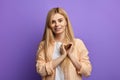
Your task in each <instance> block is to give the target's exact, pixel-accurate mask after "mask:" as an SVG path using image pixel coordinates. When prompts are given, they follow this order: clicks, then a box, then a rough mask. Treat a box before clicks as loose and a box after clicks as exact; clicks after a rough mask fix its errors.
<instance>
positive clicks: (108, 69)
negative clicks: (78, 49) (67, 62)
mask: <svg viewBox="0 0 120 80" xmlns="http://www.w3.org/2000/svg"><path fill="white" fill-rule="evenodd" d="M53 7H62V8H64V9H65V10H66V11H67V13H68V15H69V18H70V20H71V23H72V26H73V30H74V32H75V36H76V37H78V38H81V39H82V40H83V41H84V43H85V44H86V46H87V48H88V50H89V52H90V54H89V56H90V60H91V63H92V66H93V71H92V74H91V76H90V77H89V78H84V80H120V58H119V57H120V1H119V0H75V1H74V0H0V80H40V76H39V75H38V74H37V73H36V70H35V56H36V51H37V46H38V44H39V42H40V40H41V38H42V34H43V30H44V25H45V19H46V15H47V12H48V10H50V9H51V8H53Z"/></svg>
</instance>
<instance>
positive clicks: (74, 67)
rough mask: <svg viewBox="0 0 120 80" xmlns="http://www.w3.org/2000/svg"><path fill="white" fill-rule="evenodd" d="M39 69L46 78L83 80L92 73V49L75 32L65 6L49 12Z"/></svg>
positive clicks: (40, 46)
mask: <svg viewBox="0 0 120 80" xmlns="http://www.w3.org/2000/svg"><path fill="white" fill-rule="evenodd" d="M36 69H37V72H38V73H39V74H40V75H41V77H42V80H82V75H84V76H89V75H90V73H91V69H92V67H91V63H90V60H89V56H88V50H87V48H86V47H85V45H84V43H83V41H82V40H80V39H76V38H75V37H74V35H73V31H72V27H71V24H70V21H69V18H68V16H67V13H66V12H65V10H64V9H62V8H53V9H51V10H50V11H49V12H48V15H47V19H46V25H45V31H44V35H43V38H42V41H41V42H40V44H39V48H38V51H37V58H36Z"/></svg>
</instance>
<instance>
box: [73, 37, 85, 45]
mask: <svg viewBox="0 0 120 80" xmlns="http://www.w3.org/2000/svg"><path fill="white" fill-rule="evenodd" d="M74 42H75V44H80V43H83V41H82V39H80V38H75V39H74Z"/></svg>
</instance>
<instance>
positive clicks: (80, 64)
mask: <svg viewBox="0 0 120 80" xmlns="http://www.w3.org/2000/svg"><path fill="white" fill-rule="evenodd" d="M76 47H77V50H78V52H77V54H78V59H77V58H75V57H74V53H73V54H71V53H68V57H69V58H70V60H71V62H72V63H73V65H74V66H75V68H76V70H77V73H78V74H82V75H84V76H89V75H90V73H91V70H92V67H91V63H90V61H89V57H88V51H87V48H86V47H85V45H84V43H83V42H82V41H81V40H78V41H77V46H76Z"/></svg>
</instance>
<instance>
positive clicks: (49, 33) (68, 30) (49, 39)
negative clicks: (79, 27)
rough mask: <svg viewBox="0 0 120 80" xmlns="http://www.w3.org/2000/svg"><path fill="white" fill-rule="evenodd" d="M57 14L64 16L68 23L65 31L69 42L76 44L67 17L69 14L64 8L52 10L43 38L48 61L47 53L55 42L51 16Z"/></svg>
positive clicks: (49, 13) (47, 19)
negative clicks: (51, 27)
mask: <svg viewBox="0 0 120 80" xmlns="http://www.w3.org/2000/svg"><path fill="white" fill-rule="evenodd" d="M56 13H59V14H61V15H63V16H64V18H65V20H66V22H67V26H66V27H67V28H66V29H65V30H66V31H65V38H66V39H67V42H73V43H74V34H73V30H72V26H71V23H70V20H69V18H68V16H67V13H66V12H65V10H64V9H62V8H59V7H57V8H52V9H51V10H50V11H49V12H48V14H47V18H46V24H45V31H44V34H43V38H42V41H44V52H45V58H46V61H49V53H48V52H47V51H48V49H49V48H48V46H49V45H50V44H51V42H52V41H54V35H53V32H52V30H51V29H50V22H51V21H50V20H51V16H52V15H54V14H56ZM66 62H68V60H67V61H66Z"/></svg>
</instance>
